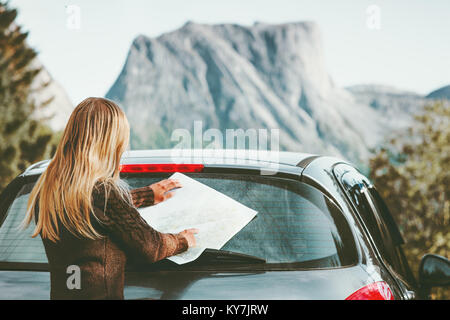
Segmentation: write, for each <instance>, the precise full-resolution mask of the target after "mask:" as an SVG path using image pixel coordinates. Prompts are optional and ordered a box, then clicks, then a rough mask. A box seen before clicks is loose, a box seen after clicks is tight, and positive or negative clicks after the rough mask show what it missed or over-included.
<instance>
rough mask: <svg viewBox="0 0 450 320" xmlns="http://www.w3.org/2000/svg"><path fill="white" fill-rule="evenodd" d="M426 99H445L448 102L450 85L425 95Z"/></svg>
mask: <svg viewBox="0 0 450 320" xmlns="http://www.w3.org/2000/svg"><path fill="white" fill-rule="evenodd" d="M427 98H428V99H447V100H450V85H448V86H445V87H442V88H439V89H437V90H434V91H433V92H431V93H429V94H428V95H427Z"/></svg>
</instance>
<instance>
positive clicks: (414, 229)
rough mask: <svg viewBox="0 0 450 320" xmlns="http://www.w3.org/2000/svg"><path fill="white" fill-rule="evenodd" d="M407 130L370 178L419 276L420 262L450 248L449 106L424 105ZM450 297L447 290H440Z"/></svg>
mask: <svg viewBox="0 0 450 320" xmlns="http://www.w3.org/2000/svg"><path fill="white" fill-rule="evenodd" d="M415 119H416V121H415V123H414V124H413V126H412V127H411V128H409V129H408V131H407V132H406V133H405V134H404V135H402V136H400V137H399V138H396V139H392V140H391V141H390V143H389V144H388V145H387V146H386V147H384V148H382V149H381V150H379V152H378V153H377V154H376V155H375V156H374V157H373V158H372V159H371V161H370V167H371V174H370V175H371V178H372V180H373V182H374V184H375V185H376V186H377V188H378V190H379V191H380V194H381V195H382V197H383V198H384V199H385V200H386V202H387V204H388V206H389V208H390V209H391V211H392V214H393V215H394V217H395V218H396V220H397V222H398V223H399V227H400V229H401V231H402V234H403V236H404V238H405V242H406V247H405V254H406V256H407V258H408V260H409V262H410V263H411V266H412V267H413V269H415V271H416V274H417V269H418V266H419V263H420V258H421V257H422V256H423V255H424V254H425V253H436V254H439V255H441V256H444V257H447V258H449V254H450V251H449V248H450V232H449V230H450V187H449V186H450V143H449V142H450V104H449V103H448V102H437V103H435V104H432V105H428V106H426V107H425V109H424V112H423V113H422V114H421V115H418V116H416V118H415ZM436 292H437V293H438V295H435V297H439V298H445V297H446V298H447V299H448V298H450V295H449V290H448V289H447V290H445V289H443V290H437V291H436Z"/></svg>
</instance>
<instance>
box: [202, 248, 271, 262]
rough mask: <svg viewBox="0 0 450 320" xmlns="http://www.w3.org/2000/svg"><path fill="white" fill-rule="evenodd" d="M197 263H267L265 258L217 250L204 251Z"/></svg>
mask: <svg viewBox="0 0 450 320" xmlns="http://www.w3.org/2000/svg"><path fill="white" fill-rule="evenodd" d="M196 261H197V262H198V263H199V264H203V263H205V262H209V263H211V262H213V263H230V264H232V263H236V264H243V263H266V260H265V259H263V258H259V257H255V256H251V255H248V254H244V253H239V252H233V251H226V250H217V249H205V251H203V253H202V255H201V256H200V257H199V258H198V259H197V260H196Z"/></svg>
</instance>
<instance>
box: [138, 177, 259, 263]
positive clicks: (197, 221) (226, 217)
mask: <svg viewBox="0 0 450 320" xmlns="http://www.w3.org/2000/svg"><path fill="white" fill-rule="evenodd" d="M170 179H176V180H178V181H180V183H181V185H182V186H183V187H182V188H179V189H176V190H174V191H171V192H174V193H175V194H174V196H173V197H172V198H170V199H168V200H166V201H163V202H161V203H159V204H157V205H154V206H150V207H145V208H140V209H139V212H140V214H141V216H142V217H143V218H144V220H145V221H147V223H148V224H149V225H151V226H152V227H153V228H154V229H156V230H158V231H160V232H164V233H178V232H181V231H183V230H185V229H189V228H197V229H199V233H198V234H196V235H195V238H196V240H197V245H196V246H195V247H193V248H189V249H188V250H187V251H185V252H183V253H180V254H178V255H175V256H172V257H169V258H168V259H169V260H172V261H173V262H175V263H177V264H184V263H187V262H191V261H193V260H195V259H197V258H198V257H199V256H200V255H201V254H202V252H203V251H204V250H205V249H206V248H210V249H220V248H222V246H223V245H224V244H225V243H226V242H227V241H228V240H230V239H231V238H232V237H233V236H234V235H235V234H236V233H238V232H239V231H240V230H241V229H242V228H243V227H245V226H246V225H247V224H248V223H249V222H250V221H251V220H252V219H253V217H255V215H256V214H257V212H256V211H255V210H253V209H250V208H249V207H246V206H244V205H243V204H241V203H239V202H237V201H236V200H234V199H232V198H230V197H228V196H226V195H224V194H223V193H220V192H218V191H216V190H214V189H213V188H211V187H208V186H207V185H205V184H203V183H200V182H198V181H196V180H194V179H192V178H189V177H188V176H186V175H184V174H182V173H179V172H177V173H175V174H173V175H172V176H171V177H170Z"/></svg>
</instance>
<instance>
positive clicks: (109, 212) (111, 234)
mask: <svg viewBox="0 0 450 320" xmlns="http://www.w3.org/2000/svg"><path fill="white" fill-rule="evenodd" d="M131 197H132V200H133V205H134V206H130V205H129V204H127V202H126V201H124V200H122V198H121V197H120V196H119V195H118V194H117V193H116V192H113V191H111V192H110V194H109V196H108V199H107V201H106V208H105V192H104V188H103V187H98V186H96V188H94V192H93V194H92V201H93V205H94V211H95V216H96V218H97V219H98V220H99V222H97V219H96V218H95V217H92V219H91V223H92V225H93V226H94V228H95V229H96V230H97V231H98V232H99V233H101V234H102V235H104V237H103V238H102V239H98V240H91V239H86V238H79V237H76V236H75V235H73V234H72V233H70V232H69V231H68V230H67V229H66V228H64V226H62V225H61V224H60V225H59V230H60V233H59V236H60V240H59V241H57V242H56V243H55V242H52V241H50V240H48V239H43V243H44V247H45V252H46V254H47V258H48V262H49V266H50V282H51V292H50V298H51V299H123V288H124V272H125V264H126V262H127V259H128V260H132V261H133V262H134V263H141V264H142V263H143V264H145V263H152V262H155V261H158V260H161V259H164V258H166V257H169V256H172V255H175V254H178V253H181V252H183V251H185V250H187V248H188V243H187V240H186V238H185V237H182V236H178V235H175V234H170V233H160V232H158V231H156V230H155V229H153V228H152V227H151V226H149V225H148V224H147V223H146V222H145V221H144V220H143V219H142V218H141V216H140V214H139V212H138V211H137V210H136V208H139V207H145V206H149V205H153V198H154V197H153V190H152V189H151V188H150V186H146V187H143V188H138V189H134V190H131ZM36 210H37V211H38V209H37V208H36ZM36 213H37V214H38V212H36ZM36 216H37V215H36ZM71 265H75V266H78V267H79V268H80V271H81V276H80V280H81V281H80V284H81V288H80V289H76V288H73V289H69V288H68V285H67V282H68V279H69V277H70V276H71V275H72V274H73V271H69V272H68V269H67V268H68V267H69V266H71ZM69 270H70V269H69ZM69 282H70V280H69Z"/></svg>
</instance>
